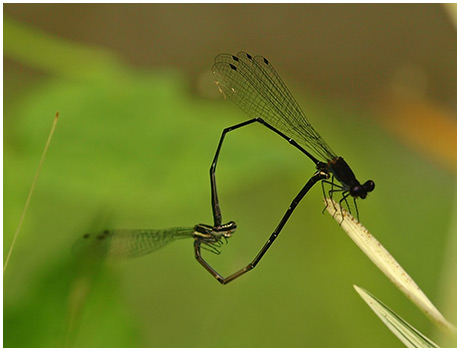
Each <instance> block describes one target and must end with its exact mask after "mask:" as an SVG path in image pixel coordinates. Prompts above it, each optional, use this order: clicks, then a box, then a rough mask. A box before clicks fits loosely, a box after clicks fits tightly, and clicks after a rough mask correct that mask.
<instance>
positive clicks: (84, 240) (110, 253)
mask: <svg viewBox="0 0 460 351" xmlns="http://www.w3.org/2000/svg"><path fill="white" fill-rule="evenodd" d="M193 233H194V228H170V229H163V230H149V229H147V230H104V231H102V232H99V233H96V234H85V235H83V236H82V237H81V238H80V239H78V240H77V241H76V242H75V245H74V248H73V249H74V252H75V253H76V254H82V255H88V256H93V257H107V258H125V257H136V256H142V255H146V254H148V253H150V252H153V251H155V250H158V249H160V248H162V247H163V246H165V245H166V244H168V243H170V242H172V241H174V240H178V239H185V238H191V237H193Z"/></svg>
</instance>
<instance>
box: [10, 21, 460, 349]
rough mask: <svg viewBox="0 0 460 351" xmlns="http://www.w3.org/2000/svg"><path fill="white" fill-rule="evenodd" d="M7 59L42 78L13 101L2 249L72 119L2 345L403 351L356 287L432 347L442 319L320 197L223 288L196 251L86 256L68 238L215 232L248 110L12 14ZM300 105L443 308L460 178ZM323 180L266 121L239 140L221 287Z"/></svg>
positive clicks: (26, 242) (42, 192) (29, 242)
mask: <svg viewBox="0 0 460 351" xmlns="http://www.w3.org/2000/svg"><path fill="white" fill-rule="evenodd" d="M4 52H5V56H6V57H7V58H8V59H10V60H14V61H16V62H19V63H21V64H22V65H24V66H25V67H28V68H29V69H34V70H38V71H40V72H43V73H44V77H42V78H41V79H40V80H39V81H36V82H35V85H34V86H33V88H31V89H29V90H28V91H27V93H22V94H21V95H20V96H14V98H13V99H11V101H5V109H4V111H5V116H4V155H3V156H4V255H5V253H6V252H7V250H8V248H9V246H10V244H11V240H12V234H13V233H14V231H15V228H16V226H17V223H18V220H19V217H20V214H21V211H22V208H23V206H24V203H25V200H26V196H27V193H28V190H29V187H30V185H31V182H32V180H33V176H34V174H35V170H36V167H37V165H38V161H39V159H40V155H41V152H42V150H43V147H44V144H45V141H46V138H47V135H48V132H49V129H50V128H51V123H52V120H53V118H54V115H55V113H56V111H59V112H60V120H59V122H58V126H57V129H56V132H55V135H54V138H53V140H52V142H51V146H50V149H49V152H48V155H47V157H46V160H45V163H44V166H43V169H42V172H41V176H40V178H39V181H38V184H37V187H36V190H35V193H34V195H33V198H32V202H31V205H30V208H29V212H28V213H27V216H26V220H25V223H24V225H23V230H22V232H21V233H20V236H19V240H18V242H17V246H16V248H15V251H14V253H13V256H12V261H11V263H10V265H9V267H8V270H7V271H6V273H5V276H4V346H6V347H62V346H75V347H373V346H374V347H375V346H379V347H398V346H401V344H400V343H399V342H398V341H397V340H396V338H394V337H393V336H392V335H391V334H390V333H389V332H388V331H387V330H386V328H385V327H384V326H383V325H381V324H380V321H379V320H378V319H377V318H376V317H375V316H374V315H373V313H372V312H371V311H370V310H368V308H367V307H366V306H365V305H364V304H363V303H362V301H361V299H360V298H359V297H358V296H357V295H356V293H355V292H354V290H353V288H352V284H355V283H356V284H359V285H360V286H363V287H365V288H366V289H368V290H369V291H371V292H372V293H373V294H374V295H376V296H378V297H379V298H380V299H382V300H383V301H385V302H386V303H387V304H388V305H390V306H391V308H393V309H394V310H395V311H397V312H398V313H399V314H401V315H402V316H404V317H405V318H406V320H408V321H409V322H411V323H413V324H414V326H415V327H417V328H419V329H420V330H421V331H423V332H424V333H426V334H427V335H430V331H431V328H432V325H431V324H430V322H429V321H427V320H426V319H425V318H424V317H423V316H422V314H421V313H420V312H419V311H417V310H416V309H415V307H413V306H412V305H411V304H410V303H409V302H408V300H407V299H405V297H404V296H402V295H401V294H400V293H399V292H398V291H397V289H396V288H395V287H394V286H392V285H391V283H390V282H388V281H387V280H386V278H384V277H383V276H382V274H381V273H380V272H379V271H378V270H377V269H376V268H375V267H374V266H373V265H372V264H371V263H370V262H369V261H368V260H367V258H365V257H364V255H363V254H362V253H361V252H360V251H359V250H358V249H357V248H356V247H355V246H354V245H353V244H352V242H351V241H350V240H349V239H348V238H346V237H345V236H344V235H342V231H341V230H340V228H339V226H337V224H336V223H335V222H334V221H333V220H332V219H331V218H330V217H329V216H328V215H326V214H325V215H321V210H322V209H323V204H322V201H321V200H322V193H321V187H320V186H317V187H316V188H315V189H313V190H312V191H311V193H309V194H308V196H307V197H306V198H305V199H304V200H303V202H302V203H301V204H300V205H299V207H298V209H297V210H296V212H295V214H294V216H293V217H292V219H291V220H290V221H289V223H288V224H287V226H286V228H285V229H284V231H283V233H282V235H281V237H280V239H278V241H277V242H276V243H275V244H274V246H273V247H272V248H271V249H270V251H269V252H268V254H267V256H266V257H264V259H263V260H262V261H261V263H260V264H259V266H258V267H257V268H256V269H255V270H254V271H252V272H250V273H248V274H247V275H245V276H243V277H242V278H240V279H238V280H236V281H234V282H232V283H230V284H229V285H227V286H221V285H220V284H218V283H217V281H215V280H214V278H212V277H211V276H210V275H209V274H208V273H207V272H205V271H204V270H203V269H202V267H201V266H200V265H199V264H198V263H197V262H196V261H195V259H194V256H193V244H192V242H191V240H190V241H187V240H183V241H179V242H176V243H173V244H171V245H169V246H167V247H166V248H164V249H162V250H160V251H158V252H156V253H154V254H152V255H149V256H146V257H143V258H139V259H135V260H129V261H126V262H121V263H119V264H115V265H114V264H112V265H102V266H92V265H87V264H85V263H84V262H81V261H79V260H77V259H76V258H75V257H73V256H72V254H71V246H72V244H73V242H74V241H75V240H76V239H77V238H78V237H79V236H80V235H81V234H83V233H85V232H88V231H91V230H94V229H95V228H102V227H104V226H107V225H108V226H110V227H112V228H133V229H134V228H167V227H174V226H190V225H194V224H197V223H211V222H212V216H211V207H210V189H209V178H208V169H209V166H210V163H211V160H212V158H213V155H214V151H215V147H216V146H217V142H218V139H219V137H220V133H221V131H222V129H223V128H224V127H227V126H229V125H232V124H235V123H238V122H240V121H243V120H244V119H245V118H246V116H244V115H243V113H242V112H240V111H239V110H237V108H235V107H234V106H233V105H232V104H231V103H230V102H223V101H220V100H221V99H219V101H218V102H213V101H210V100H209V99H203V98H198V97H196V96H193V95H192V94H191V93H190V92H189V90H188V89H187V82H186V80H185V78H184V77H183V76H182V75H181V74H180V72H177V71H175V70H171V69H156V70H146V69H144V70H141V69H134V68H132V67H129V66H127V65H125V64H124V63H123V62H122V60H121V59H120V58H118V57H116V56H114V55H113V54H112V53H110V52H107V51H105V50H102V49H100V48H90V47H83V46H82V45H80V44H78V43H72V42H68V41H65V40H63V39H59V38H56V37H52V36H48V35H46V34H45V33H40V32H39V31H37V30H35V29H34V28H27V27H25V26H23V25H19V24H17V23H14V22H11V21H8V20H7V19H5V22H4ZM216 54H217V53H216ZM211 62H212V57H210V58H209V63H210V64H211ZM4 84H5V85H9V84H20V82H13V81H5V82H4ZM212 84H213V83H212V79H211V78H210V85H212ZM295 95H296V96H299V98H300V97H301V94H298V93H297V94H295ZM300 102H301V105H302V106H304V108H305V110H306V111H308V116H310V118H311V120H312V123H313V124H314V125H315V127H316V128H317V129H318V131H319V132H320V133H321V134H322V135H324V137H325V139H326V140H328V141H329V143H330V145H331V147H332V148H333V149H334V150H336V151H337V152H339V153H340V154H341V155H343V156H344V157H345V158H346V159H347V161H348V162H349V164H350V165H352V167H353V169H354V171H355V172H356V174H357V176H358V178H359V179H360V180H361V181H365V180H367V179H368V178H371V179H373V180H374V181H375V182H376V190H375V191H374V192H373V193H372V194H371V195H370V196H369V198H368V199H366V201H360V203H359V204H360V214H361V219H362V220H363V222H364V225H366V226H367V227H368V229H369V230H371V232H372V233H373V234H374V235H376V236H377V238H379V240H381V241H382V243H383V244H384V245H385V246H386V247H387V248H388V250H389V251H390V252H391V253H392V254H393V255H394V256H395V257H396V259H398V260H399V262H400V263H401V264H402V266H403V267H404V268H405V269H406V270H407V271H408V272H409V273H410V274H411V275H412V276H413V278H414V279H415V280H416V281H417V282H418V283H419V285H420V286H421V288H422V289H423V290H424V291H425V292H426V293H427V295H428V296H429V297H430V298H432V299H433V300H434V302H435V304H437V303H439V302H440V301H442V298H443V292H442V291H439V290H438V286H439V284H440V276H441V271H442V268H443V266H442V263H443V256H444V254H445V248H446V245H447V238H448V234H449V231H450V233H451V235H452V233H454V232H455V223H454V218H455V211H454V205H455V203H454V197H455V191H454V190H455V187H456V185H455V184H456V183H455V177H454V176H452V175H450V174H448V173H447V172H445V171H443V170H441V169H438V168H436V167H434V165H432V164H430V163H428V161H427V160H425V159H424V158H423V156H422V155H418V154H416V153H415V152H414V151H411V150H409V149H407V148H405V147H403V146H402V145H401V144H400V143H399V142H398V141H396V140H393V139H392V138H391V137H389V136H388V135H386V134H385V133H384V132H382V130H381V129H380V128H379V127H378V125H376V124H373V122H372V121H371V119H370V118H368V117H369V116H368V114H367V113H366V112H365V111H360V110H359V107H357V106H349V105H347V104H345V103H343V102H334V103H333V104H331V103H330V102H329V101H309V100H307V99H305V98H300ZM313 171H314V167H313V165H312V164H311V162H310V161H309V160H308V159H307V160H306V159H305V157H303V156H302V155H301V154H300V153H299V152H297V151H295V150H294V149H293V148H292V147H291V146H289V145H288V144H287V143H286V142H285V141H283V140H281V139H280V138H279V137H277V136H276V135H273V133H270V132H269V131H268V130H265V129H264V128H262V127H260V126H251V127H247V128H244V129H243V130H240V131H238V132H237V133H236V132H235V133H231V134H230V135H229V137H228V139H227V140H226V143H225V145H224V149H223V152H222V156H221V163H220V164H219V167H218V175H217V177H218V185H219V191H220V192H219V195H220V200H221V204H222V210H223V215H224V221H228V220H235V221H236V222H237V223H238V226H239V229H238V231H237V232H236V233H235V235H234V237H233V238H231V239H230V241H229V244H228V245H226V246H225V247H224V248H223V253H222V254H221V255H220V256H212V255H211V254H209V255H207V257H206V258H207V259H209V262H211V263H212V264H213V265H215V267H217V269H218V270H219V271H220V272H221V273H222V274H223V275H227V274H230V273H233V272H234V271H235V270H237V269H239V268H241V267H242V266H244V265H245V264H247V263H248V262H249V261H250V260H251V259H252V258H253V257H254V255H255V254H256V253H257V251H258V250H259V249H260V247H261V246H262V244H263V243H264V242H265V240H266V239H267V238H268V236H269V234H270V233H271V231H272V230H273V229H274V227H275V226H276V224H277V223H278V221H279V220H280V218H281V217H282V215H283V213H284V211H285V210H286V209H287V207H288V205H289V203H290V201H291V200H292V198H293V197H294V196H295V194H296V192H297V191H299V190H300V189H301V187H302V186H303V184H304V182H306V181H307V180H308V179H309V177H310V175H311V174H312V173H313Z"/></svg>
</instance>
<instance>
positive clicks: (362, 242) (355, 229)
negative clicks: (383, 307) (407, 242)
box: [326, 199, 456, 333]
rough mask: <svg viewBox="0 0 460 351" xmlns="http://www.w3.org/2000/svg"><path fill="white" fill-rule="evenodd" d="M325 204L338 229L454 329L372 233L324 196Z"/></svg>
mask: <svg viewBox="0 0 460 351" xmlns="http://www.w3.org/2000/svg"><path fill="white" fill-rule="evenodd" d="M326 206H327V207H326V208H327V210H328V212H329V213H330V214H331V215H332V217H333V218H334V219H335V220H336V221H337V222H338V223H339V224H340V226H341V227H342V229H343V230H344V231H345V232H346V233H347V234H348V236H349V237H350V238H351V239H352V240H353V241H354V242H355V244H356V245H358V247H359V248H360V249H361V250H362V251H363V252H364V253H365V254H366V255H367V257H369V258H370V259H371V261H372V262H374V264H375V265H376V266H377V267H378V268H379V269H380V270H381V271H382V272H383V273H384V274H385V275H386V276H387V277H388V278H389V279H390V280H391V281H392V282H393V283H394V284H395V285H396V286H397V287H398V289H400V290H401V291H402V292H403V293H404V294H405V295H406V296H407V297H408V298H409V299H410V300H411V301H412V302H413V303H414V304H415V305H416V306H417V307H418V308H420V310H422V311H423V312H424V313H425V314H426V315H427V316H428V317H429V318H430V319H431V320H432V321H433V322H434V323H435V324H436V325H437V326H438V327H440V328H441V329H443V330H447V331H449V332H452V333H455V332H456V327H455V326H453V325H452V324H451V323H449V322H448V321H447V320H446V319H445V318H444V316H443V315H442V314H441V313H440V312H439V311H438V309H437V308H436V307H435V306H434V305H433V304H432V303H431V301H430V300H429V299H428V298H427V297H426V295H425V294H424V293H423V291H422V290H421V289H420V288H419V287H418V285H417V284H416V283H415V282H414V280H413V279H412V278H411V277H410V276H409V274H407V273H406V271H405V270H404V269H403V268H402V267H401V266H400V265H399V263H398V262H397V261H396V260H395V259H394V258H393V256H391V254H390V253H389V252H388V251H387V250H386V249H385V248H384V247H383V246H382V244H381V243H380V242H379V241H378V240H377V239H375V238H374V236H373V235H372V234H371V233H370V232H369V231H368V230H367V229H366V228H365V227H364V226H363V225H362V224H361V223H359V222H358V221H357V220H356V219H355V218H354V217H353V216H352V215H350V214H349V213H348V212H347V211H346V210H345V209H342V208H340V206H339V204H338V203H337V202H335V201H334V200H330V199H327V200H326Z"/></svg>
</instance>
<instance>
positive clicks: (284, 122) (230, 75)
mask: <svg viewBox="0 0 460 351" xmlns="http://www.w3.org/2000/svg"><path fill="white" fill-rule="evenodd" d="M212 72H213V74H214V76H215V79H216V82H217V84H218V86H219V88H220V89H221V90H222V92H223V93H224V95H225V96H227V97H229V98H230V99H231V100H233V101H234V102H235V103H236V105H238V106H239V107H240V108H241V109H242V110H243V111H245V112H246V113H247V114H248V115H249V116H251V117H260V118H263V119H264V120H265V121H266V122H268V123H269V124H271V125H273V126H274V127H275V128H277V129H278V130H280V131H281V132H283V133H284V134H285V135H287V136H289V137H290V138H292V139H294V140H295V141H296V142H297V143H298V144H299V145H301V146H303V147H304V148H306V149H307V150H308V151H310V152H311V153H312V154H313V155H314V156H315V157H317V158H318V159H320V160H323V161H328V160H331V159H334V158H335V157H336V155H335V154H334V152H333V151H332V150H331V149H330V147H329V146H328V145H327V144H326V142H325V141H324V140H323V139H322V138H321V136H320V135H319V134H318V133H317V132H316V130H314V129H313V127H312V125H311V124H310V122H309V121H308V119H307V117H306V116H305V114H304V113H303V111H302V109H301V108H300V106H299V104H298V103H297V102H296V101H295V99H294V97H293V96H292V94H291V93H290V92H289V90H288V88H287V87H286V85H285V84H284V83H283V81H282V80H281V78H280V77H279V75H278V74H277V73H276V71H275V69H274V68H273V66H272V65H271V64H270V62H268V60H267V59H265V58H264V57H262V56H255V57H252V56H251V55H249V54H247V53H246V52H239V53H238V55H237V56H234V55H230V54H221V55H218V56H217V57H216V58H215V60H214V66H213V67H212Z"/></svg>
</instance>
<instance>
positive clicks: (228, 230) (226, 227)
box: [219, 221, 237, 238]
mask: <svg viewBox="0 0 460 351" xmlns="http://www.w3.org/2000/svg"><path fill="white" fill-rule="evenodd" d="M236 228H237V227H236V223H235V222H234V221H230V222H228V223H226V224H223V225H222V226H221V228H220V229H219V233H220V234H222V235H223V236H224V237H225V238H230V237H231V236H232V234H233V233H234V232H235V230H236Z"/></svg>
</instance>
